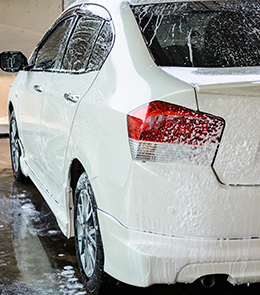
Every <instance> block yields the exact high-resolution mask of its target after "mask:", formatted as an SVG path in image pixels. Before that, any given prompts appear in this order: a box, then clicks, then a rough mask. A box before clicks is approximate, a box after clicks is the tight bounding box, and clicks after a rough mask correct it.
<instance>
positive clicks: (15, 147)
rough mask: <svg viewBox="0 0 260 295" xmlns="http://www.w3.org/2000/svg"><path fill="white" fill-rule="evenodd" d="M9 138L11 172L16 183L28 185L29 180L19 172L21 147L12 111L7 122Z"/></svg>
mask: <svg viewBox="0 0 260 295" xmlns="http://www.w3.org/2000/svg"><path fill="white" fill-rule="evenodd" d="M9 138H10V155H11V162H12V170H13V175H14V178H15V179H16V180H17V181H20V182H24V183H28V182H29V178H28V177H26V176H25V175H24V174H23V172H22V170H21V162H20V159H21V154H22V153H21V147H20V143H19V141H20V138H19V133H18V127H17V122H16V117H15V112H14V111H12V113H11V115H10V120H9Z"/></svg>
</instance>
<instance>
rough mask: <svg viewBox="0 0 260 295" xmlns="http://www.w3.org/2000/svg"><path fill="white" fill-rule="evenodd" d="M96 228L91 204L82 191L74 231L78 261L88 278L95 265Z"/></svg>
mask: <svg viewBox="0 0 260 295" xmlns="http://www.w3.org/2000/svg"><path fill="white" fill-rule="evenodd" d="M96 228H97V225H96V221H95V218H94V212H93V206H92V203H91V202H90V200H89V197H88V194H87V191H86V190H83V191H81V193H80V195H79V199H78V204H77V218H76V230H77V242H78V249H79V256H80V261H81V264H82V267H83V269H84V272H85V274H86V275H87V276H88V277H91V276H92V275H93V273H94V269H95V265H96V253H97V241H96V237H97V234H96Z"/></svg>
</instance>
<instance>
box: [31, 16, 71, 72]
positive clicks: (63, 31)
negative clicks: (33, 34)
mask: <svg viewBox="0 0 260 295" xmlns="http://www.w3.org/2000/svg"><path fill="white" fill-rule="evenodd" d="M73 19H74V18H73V17H71V18H69V19H66V20H64V21H63V22H61V23H60V24H59V25H58V26H57V27H56V28H55V29H54V30H53V32H52V33H51V35H50V36H49V37H48V38H47V40H46V41H45V42H44V43H43V44H42V45H41V47H40V49H39V50H38V52H37V56H36V62H35V66H34V68H33V69H39V70H50V69H60V66H61V61H62V56H63V52H64V50H65V47H66V42H67V39H68V36H69V33H70V30H71V25H72V22H73Z"/></svg>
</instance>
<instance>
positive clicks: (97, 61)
mask: <svg viewBox="0 0 260 295" xmlns="http://www.w3.org/2000/svg"><path fill="white" fill-rule="evenodd" d="M112 45H113V31H112V28H111V24H110V22H107V21H106V22H105V24H104V26H103V28H102V30H101V31H100V34H99V36H98V38H97V41H96V43H95V46H94V49H93V51H92V54H91V57H90V60H89V64H88V71H95V70H99V69H100V68H101V67H102V64H103V63H104V61H105V59H106V58H107V56H108V54H109V52H110V50H111V48H112Z"/></svg>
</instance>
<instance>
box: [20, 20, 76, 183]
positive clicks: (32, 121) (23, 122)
mask: <svg viewBox="0 0 260 295" xmlns="http://www.w3.org/2000/svg"><path fill="white" fill-rule="evenodd" d="M73 21H74V17H70V18H67V19H65V20H63V21H62V22H61V23H60V24H59V25H58V26H55V27H54V28H53V29H52V30H50V32H48V34H47V35H46V36H45V37H44V38H43V39H42V40H41V41H40V43H39V45H38V46H37V47H36V49H35V51H34V53H33V54H32V57H31V58H30V60H29V64H31V65H30V66H29V67H28V68H29V69H28V70H27V71H23V72H22V73H21V75H20V78H19V79H20V81H19V85H20V88H19V89H20V90H19V93H18V94H17V95H18V96H19V97H18V99H19V122H20V133H21V138H22V142H23V145H24V148H25V154H26V161H27V164H28V165H29V167H30V169H31V170H32V172H33V173H34V174H36V175H37V177H38V178H39V179H41V181H43V182H44V175H45V173H44V170H43V169H42V166H41V165H40V164H41V162H42V159H43V158H44V154H43V149H42V139H41V132H42V128H41V115H42V102H43V98H44V95H45V93H46V89H48V86H49V83H50V81H51V76H52V74H53V73H54V72H55V70H57V68H60V65H61V58H60V56H62V51H64V50H65V49H64V43H66V39H67V38H68V36H69V34H70V31H71V29H72V25H73ZM40 159H41V160H40Z"/></svg>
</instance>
